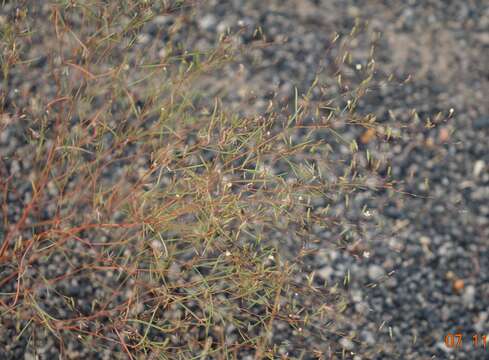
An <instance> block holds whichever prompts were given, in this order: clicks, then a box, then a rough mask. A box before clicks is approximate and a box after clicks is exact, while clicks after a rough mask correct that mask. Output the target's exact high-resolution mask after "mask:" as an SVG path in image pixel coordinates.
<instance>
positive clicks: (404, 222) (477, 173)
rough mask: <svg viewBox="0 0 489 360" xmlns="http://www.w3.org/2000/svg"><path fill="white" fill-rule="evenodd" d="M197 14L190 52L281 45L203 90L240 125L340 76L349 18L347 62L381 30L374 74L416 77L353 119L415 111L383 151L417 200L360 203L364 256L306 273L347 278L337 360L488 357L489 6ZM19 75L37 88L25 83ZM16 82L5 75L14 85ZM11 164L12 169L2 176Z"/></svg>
mask: <svg viewBox="0 0 489 360" xmlns="http://www.w3.org/2000/svg"><path fill="white" fill-rule="evenodd" d="M195 11H196V12H197V14H198V16H197V17H196V18H195V19H196V20H189V23H188V24H186V26H187V29H186V30H185V32H184V35H182V40H183V41H185V42H186V43H187V44H188V47H189V48H197V49H201V50H203V49H206V48H208V47H210V46H212V44H214V43H215V39H216V37H217V36H218V35H219V33H223V32H225V31H226V29H227V28H230V29H231V31H237V30H239V29H243V30H242V33H241V35H240V41H241V42H242V43H244V44H247V43H252V42H253V32H254V29H256V28H257V27H259V26H261V27H262V29H263V32H264V33H265V35H266V36H267V38H268V39H269V40H271V41H276V42H279V43H281V44H280V45H273V46H270V47H267V48H263V49H256V50H254V51H253V52H250V53H246V54H243V55H242V58H240V59H238V60H237V62H236V64H242V66H238V65H236V66H235V65H230V66H229V67H226V68H224V69H223V70H222V72H221V74H220V77H219V79H216V78H209V80H208V83H206V84H203V86H206V87H207V88H208V91H209V94H211V93H212V94H219V95H221V96H223V97H224V100H225V103H226V105H227V106H229V108H231V109H236V110H237V111H241V112H242V113H243V114H245V115H249V114H252V113H256V112H261V111H263V110H264V109H266V107H267V105H268V101H269V100H270V94H271V93H273V92H276V93H277V94H278V98H279V101H281V102H284V103H286V102H287V101H289V100H292V98H293V94H294V88H295V87H297V88H298V91H299V92H304V91H306V90H307V89H308V87H309V86H310V85H311V83H312V82H313V80H314V78H315V76H316V71H317V69H318V67H319V65H322V66H323V67H324V68H325V69H326V70H327V71H326V75H325V76H327V74H328V71H329V72H333V71H335V70H336V68H335V65H334V61H333V60H334V58H335V57H336V56H337V55H338V52H337V51H338V50H337V49H336V47H331V38H332V34H333V33H334V32H335V31H336V32H338V33H340V34H345V33H348V32H349V31H350V29H351V27H352V26H353V25H354V24H355V18H360V19H361V20H364V21H368V22H369V27H368V29H367V30H365V31H364V32H360V33H359V35H358V36H356V37H355V39H354V40H352V42H351V43H350V51H351V54H352V57H353V59H354V63H356V64H360V65H362V66H363V65H365V64H366V62H367V61H368V56H369V49H370V39H371V38H372V36H374V34H375V33H376V32H378V31H380V32H381V33H382V35H381V37H380V38H379V39H378V40H377V41H376V44H377V47H376V52H375V60H376V63H377V69H379V74H378V76H379V77H381V76H382V75H385V74H390V73H392V74H394V77H395V79H398V80H399V81H402V80H404V79H407V78H408V76H411V80H410V81H409V82H407V83H405V84H404V85H403V86H395V85H386V86H379V87H378V88H377V89H376V91H374V92H373V93H372V94H370V95H368V96H366V97H365V98H364V100H363V101H362V102H361V103H360V104H359V111H361V112H365V113H369V112H372V113H374V114H375V115H376V116H377V118H378V120H379V122H380V123H393V124H394V123H396V122H403V121H404V122H406V121H408V120H409V119H411V113H412V110H413V109H416V110H417V113H418V115H419V121H411V122H410V126H409V128H408V130H407V132H408V133H409V134H407V135H409V136H407V135H406V136H401V138H400V139H398V140H396V143H395V144H394V145H393V146H392V148H391V152H390V153H389V161H390V162H391V165H392V174H393V176H394V177H395V178H397V179H402V180H404V182H403V186H404V189H405V191H406V192H407V193H410V194H415V196H414V195H408V194H402V195H399V194H393V193H392V192H389V191H384V192H381V193H376V194H375V197H373V196H372V195H373V193H371V192H368V191H366V192H362V193H360V194H358V195H357V196H356V197H354V198H353V199H352V203H353V205H352V208H351V210H348V211H347V214H348V216H349V217H350V218H351V220H352V221H354V220H355V219H358V218H359V217H362V216H363V217H367V218H369V219H368V220H369V221H370V222H372V224H382V230H381V231H380V232H379V231H377V230H375V229H378V227H376V226H371V227H368V226H366V227H365V228H364V229H363V231H361V232H358V231H357V233H356V234H355V235H354V237H355V236H356V237H358V238H359V239H361V246H362V251H360V252H358V249H357V247H347V248H346V249H343V250H340V249H337V248H332V249H330V250H328V251H322V252H320V253H319V254H318V255H317V256H315V257H314V258H311V264H308V266H309V267H310V269H311V270H315V271H316V274H317V276H318V277H319V278H320V279H322V280H327V281H329V282H335V281H338V282H340V283H342V282H343V279H344V277H345V276H346V275H347V274H348V275H349V283H348V288H347V294H348V296H349V300H350V305H349V306H348V308H347V310H346V314H347V317H348V319H349V321H348V322H347V323H340V324H337V326H338V331H342V332H343V333H344V334H346V335H347V337H346V338H343V339H342V340H341V345H342V346H343V347H344V348H345V349H347V350H348V352H347V354H346V358H353V359H428V358H437V359H483V358H487V357H488V355H487V354H488V351H489V349H488V350H484V349H482V348H481V347H480V346H479V348H475V347H474V345H473V344H472V341H471V338H472V336H473V335H475V334H479V335H483V334H488V333H489V328H488V319H489V313H488V311H489V310H488V309H489V282H488V280H489V279H488V272H487V270H488V269H489V251H488V249H489V226H488V224H489V205H488V204H489V171H488V169H489V148H488V146H487V137H488V136H489V101H487V97H488V96H489V62H488V61H487V58H488V57H489V4H488V3H487V2H486V1H476V0H472V1H442V0H427V1H416V0H412V1H405V2H396V1H380V0H379V1H377V0H370V1H368V2H358V1H354V0H348V1H340V0H338V1H333V0H316V1H313V0H295V1H288V0H285V1H278V0H268V1H255V0H250V1H238V0H232V1H207V2H205V3H203V4H202V5H200V6H199V7H198V8H197V9H196V10H195ZM165 21H171V19H168V18H159V19H158V21H155V22H153V23H151V24H148V25H147V26H146V27H145V29H144V36H142V37H141V38H140V44H139V45H138V46H141V47H142V48H143V47H144V46H145V44H152V46H154V44H155V43H157V42H161V41H163V40H162V39H159V38H156V37H155V36H156V34H157V30H155V29H157V28H158V26H162V25H161V24H164V23H165ZM256 64H258V65H256ZM39 66H40V67H42V64H40V65H39ZM352 71H353V72H354V71H355V69H353V70H352ZM359 71H360V70H359ZM26 76H28V77H29V80H30V81H31V82H35V81H36V79H35V76H34V75H33V76H32V77H30V76H29V75H26ZM25 80H26V79H25V78H24V79H22V78H18V79H14V81H17V82H18V84H19V86H21V83H22V82H23V81H25ZM230 80H232V81H230ZM323 80H324V81H325V83H327V81H328V80H327V79H323ZM333 80H334V79H333ZM332 83H334V81H333V82H332ZM209 84H210V85H211V86H210V87H209V86H208V85H209ZM332 89H333V90H331V91H333V93H334V91H338V89H337V88H335V87H334V86H333V85H332ZM450 109H453V115H452V116H450V117H449V118H448V117H447V113H448V112H449V111H450ZM438 112H442V113H443V114H444V120H443V121H440V122H439V123H437V124H436V126H434V127H433V128H431V129H428V128H426V127H425V126H424V125H425V119H426V118H427V117H431V118H433V117H435V116H436V114H437V113H438ZM394 118H395V119H394ZM357 130H358V129H352V130H351V137H352V138H359V139H360V141H359V142H362V141H361V138H360V136H361V133H359V132H358V131H357ZM12 139H13V137H7V136H5V135H4V136H3V138H1V139H0V153H1V154H2V156H10V155H11V154H12V152H14V151H15V152H19V151H20V152H21V151H22V145H21V144H22V143H21V142H20V140H18V141H17V140H12ZM364 139H365V138H364ZM363 142H364V144H363V145H362V146H363V148H371V149H372V150H373V151H374V149H376V146H378V145H379V144H378V143H377V140H376V139H366V140H364V141H363ZM19 166H20V164H18V163H15V164H14V163H11V164H10V168H9V171H10V172H15V171H16V170H15V169H16V168H17V167H19ZM22 166H25V164H24V165H22ZM365 204H367V205H368V208H369V209H371V213H368V214H367V216H366V215H365V214H362V213H361V211H360V210H359V209H361V208H362V206H363V205H365ZM341 206H342V205H341V204H337V206H336V211H337V212H338V213H342V212H343V211H344V209H343V208H341ZM353 230H355V229H352V231H353ZM357 230H358V229H357ZM318 235H319V237H320V239H321V241H322V245H323V246H324V247H325V248H326V247H328V246H329V245H330V244H331V236H332V234H330V233H327V232H323V233H320V234H318ZM359 254H360V255H359ZM362 254H363V255H364V256H362ZM367 254H368V256H365V255H367ZM59 261H61V259H59ZM51 270H52V271H55V270H56V269H51ZM60 271H62V270H60ZM75 285H76V284H75ZM87 289H88V290H87V294H85V295H83V294H84V293H83V294H82V295H81V296H82V297H83V296H95V295H94V294H95V292H96V289H95V288H93V287H91V286H88V287H87ZM79 291H82V292H83V291H84V289H83V284H81V290H79ZM52 306H53V308H55V306H56V305H55V304H52ZM0 332H1V333H3V334H2V335H1V338H2V340H0V348H1V347H2V346H3V347H5V348H7V347H8V350H7V351H10V352H9V354H16V355H11V356H12V357H11V358H23V353H22V349H21V348H20V347H19V348H18V349H17V350H16V351H17V352H15V351H13V350H12V349H13V347H12V346H13V345H12V344H8V341H6V340H7V339H8V338H9V336H10V335H9V333H8V331H7V330H5V329H3V330H0ZM455 332H461V333H463V334H464V339H463V348H462V349H459V350H451V349H448V348H447V347H446V346H445V345H444V337H445V336H446V335H447V334H448V333H455ZM348 339H351V340H348ZM49 346H51V345H50V344H49V343H48V344H45V347H46V349H47V348H49ZM14 347H15V346H14ZM46 351H48V350H46ZM26 358H28V357H26Z"/></svg>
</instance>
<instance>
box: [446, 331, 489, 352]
mask: <svg viewBox="0 0 489 360" xmlns="http://www.w3.org/2000/svg"><path fill="white" fill-rule="evenodd" d="M467 337H469V338H470V336H463V334H461V333H448V334H447V335H446V336H445V346H446V347H448V348H449V349H460V348H461V347H462V346H463V345H464V343H465V342H466V341H467V339H466V338H467ZM470 342H471V343H472V346H473V347H474V348H475V349H484V350H486V344H487V335H480V334H474V335H472V338H471V339H470Z"/></svg>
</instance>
